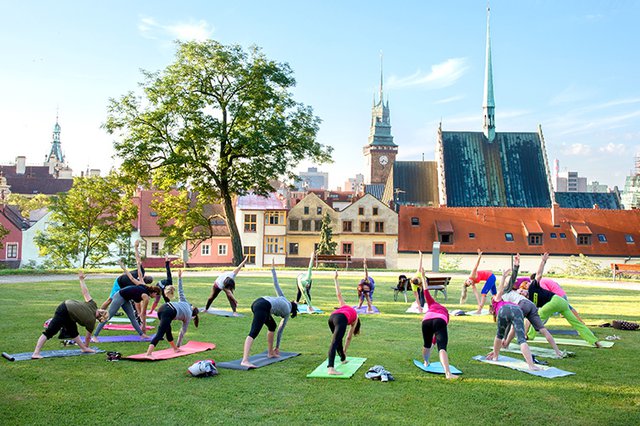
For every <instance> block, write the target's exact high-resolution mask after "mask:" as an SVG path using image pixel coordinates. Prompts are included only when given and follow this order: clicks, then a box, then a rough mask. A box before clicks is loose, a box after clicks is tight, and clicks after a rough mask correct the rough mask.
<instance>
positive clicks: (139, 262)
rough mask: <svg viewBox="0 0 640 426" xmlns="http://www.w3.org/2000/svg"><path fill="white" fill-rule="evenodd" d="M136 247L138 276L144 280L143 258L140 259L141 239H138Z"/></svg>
mask: <svg viewBox="0 0 640 426" xmlns="http://www.w3.org/2000/svg"><path fill="white" fill-rule="evenodd" d="M134 247H135V250H136V266H137V268H138V278H140V279H141V280H142V260H140V251H139V249H138V248H139V247H140V240H136V242H135V244H134Z"/></svg>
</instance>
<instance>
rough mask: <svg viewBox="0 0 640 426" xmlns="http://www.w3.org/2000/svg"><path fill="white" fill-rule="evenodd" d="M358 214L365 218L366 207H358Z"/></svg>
mask: <svg viewBox="0 0 640 426" xmlns="http://www.w3.org/2000/svg"><path fill="white" fill-rule="evenodd" d="M358 214H359V215H360V216H364V207H358Z"/></svg>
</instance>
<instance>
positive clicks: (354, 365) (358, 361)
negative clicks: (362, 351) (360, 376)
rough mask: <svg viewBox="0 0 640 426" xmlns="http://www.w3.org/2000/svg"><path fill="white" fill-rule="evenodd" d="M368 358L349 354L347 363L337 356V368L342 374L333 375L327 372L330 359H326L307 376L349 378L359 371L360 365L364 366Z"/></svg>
mask: <svg viewBox="0 0 640 426" xmlns="http://www.w3.org/2000/svg"><path fill="white" fill-rule="evenodd" d="M366 360H367V359H366V358H356V357H351V356H348V357H347V361H348V362H347V363H346V364H342V363H341V362H340V359H339V358H336V363H335V368H336V370H338V371H339V372H341V373H342V374H341V375H339V376H333V375H331V374H327V364H328V363H329V360H327V359H325V360H324V362H323V363H322V364H320V365H319V366H318V368H316V369H315V370H313V371H312V372H311V373H309V374H307V377H323V378H326V379H349V378H350V377H351V376H353V375H354V374H355V373H356V371H358V369H359V368H360V367H362V364H364V362H365V361H366Z"/></svg>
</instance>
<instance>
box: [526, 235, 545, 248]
mask: <svg viewBox="0 0 640 426" xmlns="http://www.w3.org/2000/svg"><path fill="white" fill-rule="evenodd" d="M529 245H530V246H541V245H542V235H540V234H529Z"/></svg>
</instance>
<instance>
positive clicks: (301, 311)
mask: <svg viewBox="0 0 640 426" xmlns="http://www.w3.org/2000/svg"><path fill="white" fill-rule="evenodd" d="M322 312H323V311H322V309H318V308H317V307H315V306H314V307H313V312H309V306H308V305H298V313H299V314H321V313H322Z"/></svg>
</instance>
